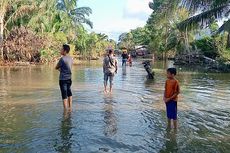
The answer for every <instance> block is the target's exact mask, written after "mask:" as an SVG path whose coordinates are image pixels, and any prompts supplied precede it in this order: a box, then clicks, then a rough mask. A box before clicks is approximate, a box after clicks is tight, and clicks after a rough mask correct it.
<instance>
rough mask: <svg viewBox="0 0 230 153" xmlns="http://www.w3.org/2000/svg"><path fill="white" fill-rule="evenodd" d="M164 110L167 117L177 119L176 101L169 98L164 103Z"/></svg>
mask: <svg viewBox="0 0 230 153" xmlns="http://www.w3.org/2000/svg"><path fill="white" fill-rule="evenodd" d="M166 111H167V117H168V119H173V120H177V102H176V101H174V100H170V101H169V102H168V103H166Z"/></svg>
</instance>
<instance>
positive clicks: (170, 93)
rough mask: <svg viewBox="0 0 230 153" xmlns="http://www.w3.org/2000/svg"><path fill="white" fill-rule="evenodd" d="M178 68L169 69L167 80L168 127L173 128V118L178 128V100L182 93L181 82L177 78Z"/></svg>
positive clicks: (165, 99)
mask: <svg viewBox="0 0 230 153" xmlns="http://www.w3.org/2000/svg"><path fill="white" fill-rule="evenodd" d="M176 73H177V72H176V69H175V68H169V69H168V70H167V80H166V82H165V93H164V102H165V104H166V111H167V117H168V128H171V121H172V120H173V125H174V128H175V129H176V128H177V100H178V95H179V93H180V86H179V82H178V81H177V80H176V79H175V76H176Z"/></svg>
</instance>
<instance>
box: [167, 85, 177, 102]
mask: <svg viewBox="0 0 230 153" xmlns="http://www.w3.org/2000/svg"><path fill="white" fill-rule="evenodd" d="M175 88H176V89H175V93H174V94H173V95H172V96H171V97H170V98H167V99H166V103H167V102H169V101H170V100H172V99H174V98H176V97H177V96H178V95H179V94H180V86H179V83H178V82H177V83H176V87H175Z"/></svg>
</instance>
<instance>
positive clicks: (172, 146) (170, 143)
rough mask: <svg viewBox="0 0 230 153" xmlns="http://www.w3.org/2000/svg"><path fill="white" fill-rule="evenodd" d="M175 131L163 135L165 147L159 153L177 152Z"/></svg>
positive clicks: (168, 131)
mask: <svg viewBox="0 0 230 153" xmlns="http://www.w3.org/2000/svg"><path fill="white" fill-rule="evenodd" d="M176 136H177V131H176V130H172V131H170V130H167V132H166V134H165V146H164V148H162V149H161V150H160V153H169V152H177V150H178V148H177V137H176Z"/></svg>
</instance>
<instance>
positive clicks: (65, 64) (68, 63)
mask: <svg viewBox="0 0 230 153" xmlns="http://www.w3.org/2000/svg"><path fill="white" fill-rule="evenodd" d="M69 51H70V47H69V45H63V47H62V50H61V52H60V53H61V55H62V57H61V59H60V60H59V62H58V63H57V66H56V69H57V70H59V71H60V76H59V85H60V90H61V95H62V100H63V106H64V109H65V110H66V109H68V108H69V109H71V108H72V91H71V85H72V80H71V76H72V72H71V69H72V65H73V58H72V57H70V56H69V55H68V54H69Z"/></svg>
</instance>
